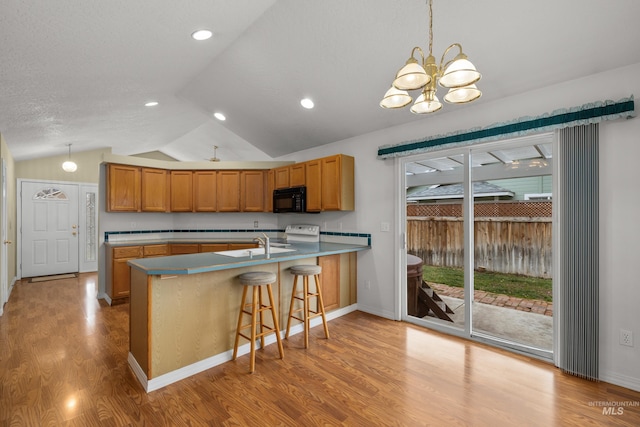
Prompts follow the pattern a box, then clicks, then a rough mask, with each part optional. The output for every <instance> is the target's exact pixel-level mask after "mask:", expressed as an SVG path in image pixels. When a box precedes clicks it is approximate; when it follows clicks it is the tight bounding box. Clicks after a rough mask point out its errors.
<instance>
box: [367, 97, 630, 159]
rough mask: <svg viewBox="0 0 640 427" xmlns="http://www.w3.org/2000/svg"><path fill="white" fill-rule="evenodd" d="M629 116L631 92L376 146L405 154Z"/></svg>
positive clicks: (382, 153)
mask: <svg viewBox="0 0 640 427" xmlns="http://www.w3.org/2000/svg"><path fill="white" fill-rule="evenodd" d="M631 117H635V106H634V100H633V95H631V96H630V97H629V98H624V99H621V100H619V101H609V100H607V101H597V102H592V103H589V104H584V105H582V106H579V107H572V108H569V109H566V108H563V109H559V110H555V111H553V112H552V113H545V114H543V115H541V116H537V117H521V118H519V119H516V120H512V121H509V122H504V123H496V124H493V125H490V126H487V127H484V128H476V129H468V130H463V131H456V132H451V133H448V134H445V135H436V136H432V137H428V138H426V139H419V140H415V141H406V142H401V143H399V144H388V145H381V146H380V147H378V159H387V158H390V157H404V156H408V155H411V154H418V153H424V152H428V151H433V150H439V149H442V148H447V147H451V146H460V145H471V144H474V143H478V142H486V141H495V140H498V139H504V138H507V137H515V136H524V135H530V134H534V133H540V132H548V131H551V130H555V129H562V128H566V127H571V126H577V125H586V124H590V123H600V122H602V121H605V120H615V119H619V118H631Z"/></svg>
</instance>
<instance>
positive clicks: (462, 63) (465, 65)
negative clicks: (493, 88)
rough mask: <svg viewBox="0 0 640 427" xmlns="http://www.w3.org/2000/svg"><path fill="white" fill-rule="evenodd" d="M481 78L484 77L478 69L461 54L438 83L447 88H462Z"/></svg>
mask: <svg viewBox="0 0 640 427" xmlns="http://www.w3.org/2000/svg"><path fill="white" fill-rule="evenodd" d="M480 77H482V75H481V74H480V73H479V72H478V71H477V70H476V67H474V65H473V64H472V63H471V61H469V60H468V59H467V56H466V55H465V54H464V53H462V52H461V53H460V54H459V55H458V56H456V58H455V59H454V60H453V61H452V62H451V63H450V64H449V66H448V67H447V68H446V70H444V74H443V75H442V77H440V80H438V83H439V84H440V86H442V87H446V88H452V87H462V86H469V85H470V84H473V83H475V82H477V81H478V80H480Z"/></svg>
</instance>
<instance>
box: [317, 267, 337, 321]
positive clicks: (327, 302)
mask: <svg viewBox="0 0 640 427" xmlns="http://www.w3.org/2000/svg"><path fill="white" fill-rule="evenodd" d="M318 265H319V266H320V267H322V273H320V287H321V288H322V301H323V302H324V309H325V310H326V311H330V310H333V309H335V308H338V307H340V255H326V256H321V257H318Z"/></svg>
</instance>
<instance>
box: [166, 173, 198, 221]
mask: <svg viewBox="0 0 640 427" xmlns="http://www.w3.org/2000/svg"><path fill="white" fill-rule="evenodd" d="M170 177H171V186H170V188H171V212H191V211H193V172H192V171H171V173H170Z"/></svg>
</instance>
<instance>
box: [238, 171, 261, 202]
mask: <svg viewBox="0 0 640 427" xmlns="http://www.w3.org/2000/svg"><path fill="white" fill-rule="evenodd" d="M265 180H266V175H265V172H264V171H261V170H250V171H242V172H241V173H240V197H241V200H240V202H241V210H242V212H264V211H265V198H266V194H265V188H266V182H265Z"/></svg>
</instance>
